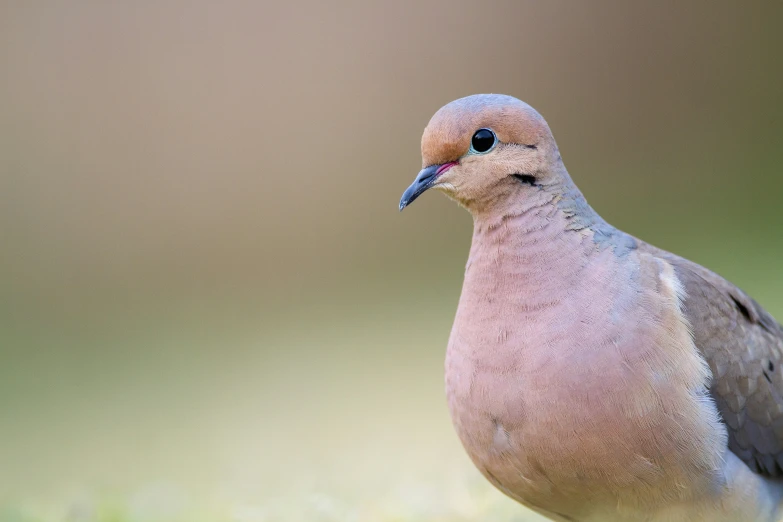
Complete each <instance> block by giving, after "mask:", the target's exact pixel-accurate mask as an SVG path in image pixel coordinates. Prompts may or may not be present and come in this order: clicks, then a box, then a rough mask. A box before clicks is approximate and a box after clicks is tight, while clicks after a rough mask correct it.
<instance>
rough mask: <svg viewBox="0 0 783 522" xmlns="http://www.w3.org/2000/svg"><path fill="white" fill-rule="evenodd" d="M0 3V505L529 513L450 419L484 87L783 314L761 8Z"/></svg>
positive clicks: (648, 222)
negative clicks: (448, 362)
mask: <svg viewBox="0 0 783 522" xmlns="http://www.w3.org/2000/svg"><path fill="white" fill-rule="evenodd" d="M683 4H684V3H681V2H674V1H671V2H664V3H660V2H658V3H650V2H619V1H618V2H605V1H604V2H590V3H589V4H588V3H576V2H567V1H550V2H519V1H513V2H511V1H510V2H497V3H492V2H489V3H488V2H483V3H478V2H467V1H463V0H460V1H458V2H441V3H424V2H413V1H407V2H387V3H385V4H379V3H370V2H367V3H359V2H345V3H336V4H335V3H332V2H325V3H322V2H304V3H295V4H291V5H287V4H285V3H283V2H275V3H272V2H247V3H235V2H222V3H215V2H206V1H202V0H198V1H193V2H178V3H173V2H167V1H162V2H159V1H138V2H102V1H89V0H77V1H70V2H65V1H56V0H40V1H36V2H13V1H10V0H5V1H0V244H1V245H2V246H1V247H0V248H1V250H0V520H2V521H3V522H5V521H24V522H29V521H38V520H57V521H59V520H63V521H69V522H75V521H93V520H96V521H97V520H100V521H109V520H110V521H114V522H119V521H133V522H135V521H137V520H144V521H169V520H183V521H184V520H188V521H199V520H203V521H238V522H246V521H277V520H281V521H282V520H286V521H288V520H291V521H296V520H335V521H338V520H339V521H341V522H342V521H357V522H358V521H387V520H388V521H390V520H395V521H398V520H399V521H402V520H422V521H423V520H427V521H433V520H434V521H468V520H498V521H503V520H509V521H511V520H516V521H521V520H534V519H535V520H538V519H537V518H536V517H534V516H533V515H529V514H527V512H525V511H524V510H522V509H521V508H519V507H517V506H516V505H515V504H514V503H513V502H511V501H509V500H506V499H505V498H504V497H503V496H502V495H501V494H500V493H498V492H496V491H495V490H493V489H492V488H491V487H490V486H489V485H488V484H485V482H484V480H483V478H481V477H480V476H479V474H478V472H476V471H474V470H473V468H472V466H471V464H470V463H469V461H468V459H467V458H466V457H465V456H464V455H463V452H462V448H461V446H460V444H459V442H458V441H457V438H456V436H455V434H454V433H453V431H452V428H451V424H450V421H449V418H448V414H447V410H446V404H445V399H444V392H443V369H442V365H443V358H444V351H445V347H446V341H447V338H448V334H449V329H450V327H451V321H452V318H453V315H454V312H455V309H456V304H457V300H458V297H459V291H460V285H461V282H462V273H463V270H464V264H465V260H466V257H467V252H468V247H469V242H470V237H471V219H470V216H469V215H468V214H467V213H466V212H464V211H463V210H461V209H459V208H458V207H457V206H456V205H455V204H453V203H451V202H449V201H448V200H447V199H446V198H445V197H443V196H442V195H440V194H437V193H431V194H430V193H428V194H426V195H425V196H424V197H422V198H421V199H420V200H419V201H417V202H416V204H415V205H413V206H412V207H411V208H410V209H409V210H407V211H406V212H405V213H404V214H400V213H399V212H398V211H397V203H398V201H399V197H400V195H401V193H402V191H403V190H404V189H405V188H406V187H407V186H408V184H409V183H410V182H411V181H412V180H413V177H414V176H415V174H416V173H417V172H418V170H419V168H420V154H419V140H420V137H421V132H422V130H423V128H424V126H425V125H426V123H427V121H428V120H429V118H430V116H431V115H432V114H433V113H434V112H435V111H436V110H437V109H438V108H439V107H440V106H442V105H443V104H445V103H447V102H449V101H451V100H453V99H455V98H458V97H461V96H465V95H468V94H473V93H480V92H500V93H507V94H511V95H514V96H516V97H519V98H521V99H523V100H525V101H527V102H528V103H530V104H531V105H533V106H534V107H536V108H537V109H538V110H539V111H540V112H541V113H542V114H543V115H544V116H545V117H546V118H547V120H548V121H549V123H550V125H551V127H552V129H553V131H554V134H555V137H556V138H557V140H558V143H559V146H560V150H561V151H562V154H563V157H564V159H565V162H566V165H567V167H568V169H569V171H570V172H571V175H572V177H573V178H574V180H575V181H576V183H577V184H578V185H579V186H580V187H581V188H582V190H583V192H584V193H585V195H586V196H587V198H588V200H589V201H590V202H591V204H592V205H593V207H595V208H596V209H597V210H598V211H599V212H600V213H601V214H602V215H603V216H604V217H605V218H606V219H607V220H608V221H610V222H611V223H613V224H614V225H616V226H618V227H620V228H623V229H625V230H626V231H628V232H630V233H633V234H634V235H637V236H639V237H641V238H643V239H645V240H648V241H649V242H652V243H653V244H655V245H657V246H660V247H663V248H666V249H669V250H672V251H674V252H676V253H678V254H680V255H683V256H686V257H689V258H691V259H693V260H695V261H697V262H699V263H701V264H704V265H706V266H707V267H709V268H711V269H713V270H715V271H717V272H718V273H720V274H722V275H724V276H725V277H727V278H729V279H730V280H732V281H733V282H735V283H737V284H738V285H740V286H741V287H742V288H744V289H745V290H746V291H747V292H749V293H750V294H751V295H753V296H754V297H755V298H756V299H757V300H758V301H760V302H761V303H762V304H763V305H764V306H766V307H767V308H768V309H769V311H770V312H772V313H773V315H775V316H776V317H777V318H778V319H783V271H782V270H781V259H782V258H783V234H781V230H782V229H783V206H782V205H781V199H782V198H783V176H782V175H781V174H782V173H783V168H782V167H783V54H781V52H780V51H781V49H783V33H781V31H780V28H779V26H780V21H781V15H782V14H783V9H781V7H780V5H781V4H779V3H777V2H766V3H764V2H757V3H751V4H740V3H737V2H712V1H710V2H706V1H705V2H688V3H687V5H683Z"/></svg>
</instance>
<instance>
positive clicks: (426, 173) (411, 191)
mask: <svg viewBox="0 0 783 522" xmlns="http://www.w3.org/2000/svg"><path fill="white" fill-rule="evenodd" d="M441 167H442V165H430V166H429V167H427V168H424V169H421V171H420V172H419V175H418V176H416V179H414V180H413V183H411V186H410V187H408V188H407V189H406V190H405V192H403V194H402V198H401V199H400V211H402V209H404V208H405V207H407V206H408V205H410V204H411V203H413V201H414V200H415V199H416V198H418V197H419V196H421V195H422V194H423V193H424V191H425V190H427V189H428V188H430V187H431V186H432V185H433V184H434V183H435V179H436V178H437V177H438V174H440V172H439V170H440V168H441Z"/></svg>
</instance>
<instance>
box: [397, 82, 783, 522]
mask: <svg viewBox="0 0 783 522" xmlns="http://www.w3.org/2000/svg"><path fill="white" fill-rule="evenodd" d="M421 155H422V167H423V168H422V170H421V171H420V172H419V174H418V175H417V176H416V178H415V180H414V181H413V183H412V184H411V185H410V186H409V187H408V188H407V190H405V192H404V194H403V195H402V198H401V200H400V204H399V208H400V210H403V209H404V208H405V207H407V206H408V205H410V204H411V203H412V202H413V201H414V200H415V199H416V198H418V197H419V196H420V195H421V194H423V193H424V192H425V191H427V190H429V189H435V190H438V191H440V192H443V193H445V194H446V195H447V196H448V197H449V198H451V199H453V200H455V201H456V202H457V203H458V204H460V205H461V206H462V207H464V208H465V209H467V210H468V211H469V212H470V213H471V214H472V217H473V236H472V242H471V246H470V252H469V255H468V260H467V263H466V266H465V273H464V281H463V285H462V291H461V294H460V299H459V304H458V306H457V312H456V316H455V318H454V323H453V326H452V330H451V334H450V336H449V340H448V346H447V349H446V361H445V383H446V398H447V403H448V409H449V412H450V415H451V419H452V423H453V425H454V428H455V430H456V433H457V435H458V437H459V439H460V441H461V442H462V445H463V447H464V449H465V450H466V452H467V454H468V456H469V457H470V459H471V460H472V462H473V463H474V465H475V466H476V467H477V468H478V470H479V471H480V472H481V473H482V474H483V475H484V477H486V478H487V479H488V480H489V481H490V482H491V483H492V484H493V485H494V486H495V487H496V488H498V489H499V490H500V491H501V492H503V493H505V494H506V495H508V496H509V497H511V498H512V499H514V500H516V501H517V502H519V503H521V504H522V505H524V506H526V507H528V508H530V509H532V510H533V511H536V512H538V513H539V514H541V515H543V516H545V517H548V518H549V519H552V520H556V521H571V522H572V521H579V522H599V521H600V522H611V521H633V522H637V521H639V522H641V521H644V522H659V521H666V522H680V521H683V522H684V521H710V522H728V521H764V522H767V521H774V520H778V519H779V518H780V517H781V514H783V510H781V501H782V500H783V360H781V359H782V358H783V326H781V325H780V324H779V323H778V322H777V321H776V320H775V319H774V318H773V317H772V316H771V315H770V314H769V313H768V312H767V311H765V310H764V309H763V308H762V307H761V305H759V304H758V303H757V302H756V301H755V300H754V299H752V298H751V297H750V296H748V295H747V294H746V293H745V292H743V291H742V290H740V289H739V288H738V287H737V286H735V285H733V284H732V283H730V282H728V281H726V280H725V279H723V278H722V277H720V276H719V275H717V274H715V273H714V272H712V271H710V270H708V269H706V268H704V267H702V266H700V265H698V264H696V263H694V262H691V261H689V260H687V259H684V258H682V257H679V256H677V255H675V254H672V253H669V252H667V251H665V250H662V249H659V248H656V247H654V246H652V245H650V244H648V243H646V242H644V241H642V240H640V239H637V238H636V237H634V236H632V235H630V234H627V233H625V232H623V231H621V230H619V229H617V228H615V227H613V226H612V225H610V224H609V223H607V222H606V221H605V220H604V219H603V218H601V216H600V215H599V214H598V213H597V212H596V211H595V210H594V209H593V208H592V207H591V206H590V205H589V204H588V203H587V201H586V200H585V197H584V196H583V194H582V193H581V192H580V190H579V189H578V188H577V187H576V185H575V184H574V182H573V181H572V179H571V177H570V176H569V174H568V172H567V170H566V168H565V166H564V163H563V160H562V157H561V155H560V152H559V149H558V147H557V144H556V142H555V139H554V137H553V135H552V132H551V130H550V128H549V126H548V124H547V122H546V121H545V120H544V118H543V117H542V116H541V115H540V114H539V113H538V112H537V111H536V110H535V109H533V108H532V107H531V106H530V105H528V104H526V103H524V102H522V101H520V100H519V99H517V98H514V97H511V96H507V95H501V94H478V95H472V96H468V97H465V98H461V99H458V100H456V101H453V102H450V103H448V104H447V105H445V106H443V107H442V108H441V109H440V110H438V111H437V112H436V113H435V115H434V116H433V117H432V118H431V120H430V121H429V123H428V124H427V126H426V128H425V129H424V133H423V135H422V139H421Z"/></svg>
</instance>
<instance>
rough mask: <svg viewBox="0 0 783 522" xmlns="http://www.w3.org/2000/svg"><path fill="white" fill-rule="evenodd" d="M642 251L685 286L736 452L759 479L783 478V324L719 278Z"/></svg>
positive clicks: (695, 333)
mask: <svg viewBox="0 0 783 522" xmlns="http://www.w3.org/2000/svg"><path fill="white" fill-rule="evenodd" d="M640 243H641V242H640ZM642 245H643V246H641V248H644V249H646V250H649V251H653V253H654V254H655V255H657V256H659V257H662V258H664V259H665V260H666V261H668V262H669V263H671V264H672V265H673V266H674V269H675V272H676V274H677V276H678V278H679V280H680V282H681V283H682V285H683V286H684V288H685V291H686V293H687V297H686V298H685V301H684V303H683V304H684V311H685V315H686V317H687V318H688V321H689V322H690V326H691V329H692V332H693V339H694V342H695V344H696V346H697V347H698V348H699V350H700V352H701V354H702V356H703V357H704V359H705V360H706V361H707V363H708V364H709V366H710V368H711V369H712V375H713V378H712V384H711V390H710V393H711V395H712V397H713V399H714V400H715V402H716V404H717V406H718V411H719V412H720V414H721V416H722V417H723V421H724V423H725V424H726V429H727V431H728V435H729V449H730V450H731V451H732V452H733V453H734V454H735V455H737V456H738V457H739V458H740V459H742V460H743V461H744V462H745V463H746V464H747V465H748V467H750V469H752V470H753V471H755V472H756V473H760V474H762V475H767V476H772V477H783V326H781V325H780V324H778V322H777V321H775V319H774V318H773V317H772V316H771V315H770V314H769V313H768V312H767V311H766V310H764V309H763V308H762V307H761V305H759V304H758V303H757V302H756V301H754V300H753V299H752V298H750V297H749V296H748V295H747V294H745V292H743V291H742V290H740V289H739V288H737V287H736V286H734V285H733V284H731V283H729V282H728V281H726V280H725V279H723V278H722V277H720V276H719V275H717V274H715V273H713V272H711V271H709V270H707V269H706V268H704V267H702V266H700V265H697V264H696V263H693V262H691V261H688V260H686V259H682V258H680V257H678V256H675V255H674V254H670V253H668V252H665V251H663V250H659V249H657V248H655V247H650V246H649V245H646V244H642Z"/></svg>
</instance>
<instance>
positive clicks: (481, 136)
mask: <svg viewBox="0 0 783 522" xmlns="http://www.w3.org/2000/svg"><path fill="white" fill-rule="evenodd" d="M497 142H498V139H497V137H496V136H495V133H494V132H492V131H491V130H489V129H479V130H477V131H476V133H475V134H474V135H473V138H471V140H470V152H472V153H474V154H484V153H485V152H489V151H491V150H492V149H493V148H494V147H495V144H496V143H497Z"/></svg>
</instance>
